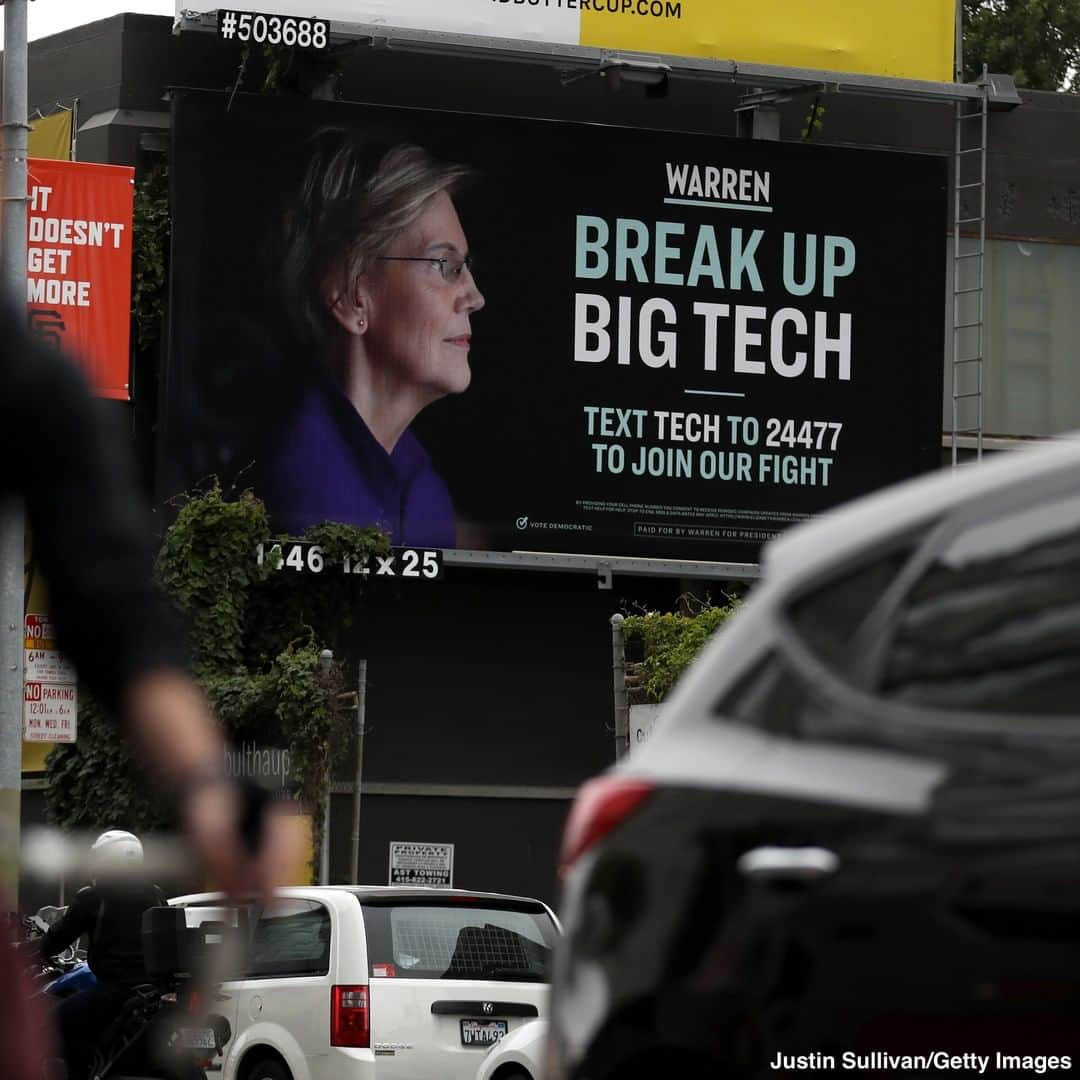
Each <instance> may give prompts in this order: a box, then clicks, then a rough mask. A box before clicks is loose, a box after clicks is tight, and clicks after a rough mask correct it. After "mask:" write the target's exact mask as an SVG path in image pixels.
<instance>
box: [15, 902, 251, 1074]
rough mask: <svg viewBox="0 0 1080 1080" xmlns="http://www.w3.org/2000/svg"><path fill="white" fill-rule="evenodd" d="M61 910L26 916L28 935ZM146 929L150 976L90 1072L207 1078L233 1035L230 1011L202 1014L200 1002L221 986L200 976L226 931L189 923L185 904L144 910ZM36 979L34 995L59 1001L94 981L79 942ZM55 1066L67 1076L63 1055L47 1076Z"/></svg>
mask: <svg viewBox="0 0 1080 1080" xmlns="http://www.w3.org/2000/svg"><path fill="white" fill-rule="evenodd" d="M62 910H63V909H51V911H47V910H46V909H42V911H39V912H38V913H37V914H36V915H33V916H30V917H29V918H28V919H26V920H24V924H25V925H26V928H27V938H28V940H33V939H34V938H35V937H37V936H40V934H43V933H44V932H45V931H47V930H48V928H49V925H50V923H51V922H52V921H55V918H58V917H59V915H60V914H62ZM53 913H55V914H53ZM50 916H52V917H50ZM142 934H143V955H144V957H145V959H146V968H147V974H148V981H147V982H146V983H144V984H141V985H139V986H135V987H133V988H132V991H131V994H130V996H129V997H128V998H127V1000H126V1001H125V1002H124V1004H123V1006H122V1007H121V1009H120V1012H119V1014H118V1015H117V1016H116V1018H115V1019H114V1020H113V1021H112V1023H111V1024H109V1025H108V1027H107V1028H106V1029H105V1030H104V1031H103V1032H102V1035H101V1038H100V1039H99V1040H98V1044H97V1047H96V1048H95V1052H94V1055H93V1058H92V1065H91V1068H90V1072H89V1074H88V1075H89V1078H90V1080H207V1076H206V1069H207V1068H208V1067H209V1066H211V1065H212V1064H213V1062H214V1059H215V1058H216V1057H218V1056H219V1055H220V1054H221V1053H222V1051H223V1048H224V1047H225V1044H226V1043H227V1042H228V1041H229V1039H230V1038H231V1035H232V1033H231V1030H230V1027H229V1023H228V1021H227V1020H226V1019H225V1018H224V1017H222V1016H216V1015H212V1014H211V1015H205V1014H204V1013H203V1011H202V1008H201V1004H202V1002H203V1001H204V1000H213V999H214V998H215V997H216V996H217V995H216V987H214V986H213V985H210V986H206V985H204V984H203V982H202V981H201V980H200V979H199V977H198V976H199V973H200V972H203V971H204V970H205V969H206V968H207V967H208V966H210V965H209V964H208V961H209V958H210V957H211V956H212V954H213V950H214V948H215V947H217V946H220V945H221V943H222V942H223V941H224V940H225V937H226V931H225V929H224V928H223V927H219V926H215V925H213V924H208V923H207V924H203V925H202V926H200V927H198V928H196V929H189V928H188V927H187V926H186V924H185V922H184V912H183V910H182V909H179V908H172V907H167V906H166V907H159V908H150V909H148V910H147V911H146V912H144V913H143V927H142ZM34 977H35V981H36V982H37V983H38V989H37V991H36V993H37V994H38V995H40V996H42V997H47V998H49V999H52V1000H56V1001H58V1000H62V999H64V998H66V997H70V996H71V995H72V994H75V993H78V992H79V991H80V990H82V989H85V988H86V987H87V986H89V985H92V984H93V983H94V982H96V979H95V978H94V974H93V972H91V971H90V969H89V967H87V965H86V961H85V956H84V955H81V954H80V953H79V951H77V950H75V949H74V948H69V949H66V950H64V952H63V953H61V954H60V955H59V956H57V957H54V958H52V959H51V960H49V961H46V962H43V963H42V964H41V965H40V970H39V971H37V972H35V973H34ZM50 1068H51V1072H52V1074H55V1075H56V1076H64V1075H65V1073H64V1071H63V1066H62V1063H61V1062H60V1061H59V1060H55V1059H54V1060H52V1061H50V1062H47V1063H46V1074H49V1072H50Z"/></svg>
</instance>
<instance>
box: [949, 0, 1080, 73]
mask: <svg viewBox="0 0 1080 1080" xmlns="http://www.w3.org/2000/svg"><path fill="white" fill-rule="evenodd" d="M984 64H985V65H986V67H987V68H988V69H989V70H990V71H992V72H998V73H1001V74H1005V75H1012V77H1013V78H1014V79H1015V80H1016V85H1017V86H1025V87H1028V88H1030V89H1032V90H1069V91H1072V92H1074V93H1075V92H1076V91H1077V90H1080V83H1078V80H1077V66H1078V64H1080V0H964V78H965V79H967V80H972V79H976V78H978V77H979V75H981V74H982V69H983V65H984Z"/></svg>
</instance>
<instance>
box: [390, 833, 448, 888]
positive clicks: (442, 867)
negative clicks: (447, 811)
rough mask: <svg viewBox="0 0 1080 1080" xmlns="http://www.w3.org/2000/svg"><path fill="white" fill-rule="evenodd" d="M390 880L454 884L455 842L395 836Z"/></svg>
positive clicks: (444, 885) (391, 846) (409, 882)
mask: <svg viewBox="0 0 1080 1080" xmlns="http://www.w3.org/2000/svg"><path fill="white" fill-rule="evenodd" d="M390 884H391V885H438V886H442V887H445V888H448V889H449V888H453V885H454V845H453V844H432V843H424V842H420V841H415V840H409V841H403V840H392V841H391V842H390Z"/></svg>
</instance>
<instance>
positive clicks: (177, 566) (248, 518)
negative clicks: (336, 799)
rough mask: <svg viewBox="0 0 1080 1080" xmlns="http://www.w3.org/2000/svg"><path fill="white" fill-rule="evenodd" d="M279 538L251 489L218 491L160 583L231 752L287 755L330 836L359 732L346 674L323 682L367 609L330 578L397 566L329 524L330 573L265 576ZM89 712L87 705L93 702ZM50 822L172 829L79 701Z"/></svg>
mask: <svg viewBox="0 0 1080 1080" xmlns="http://www.w3.org/2000/svg"><path fill="white" fill-rule="evenodd" d="M286 539H289V538H287V537H280V536H277V537H275V536H273V535H272V534H271V531H270V526H269V521H268V518H267V514H266V508H265V506H264V505H263V503H262V502H261V501H260V500H259V499H258V498H256V497H255V495H254V494H253V493H252V492H250V491H245V492H243V493H241V494H239V495H238V496H236V497H235V498H230V497H228V496H227V495H226V493H224V492H223V491H222V490H221V487H220V486H219V485H218V484H217V483H216V482H215V483H213V484H211V485H210V486H209V487H208V488H207V489H206V490H204V491H202V492H199V493H195V494H192V495H188V496H185V497H184V499H183V500H182V505H181V507H180V510H179V513H178V515H177V518H176V521H175V523H174V524H173V525H172V527H171V528H170V529H169V530H168V532H167V533H166V535H165V538H164V543H163V545H162V548H161V552H160V555H159V558H158V577H159V581H160V583H161V586H162V588H163V589H164V591H165V593H166V594H167V595H168V596H169V597H170V598H171V600H172V602H173V604H174V605H175V606H176V607H177V609H178V610H179V611H180V612H181V613H182V614H183V615H184V616H185V617H186V619H187V622H188V627H189V634H190V641H191V650H192V669H193V671H194V672H195V675H196V677H197V678H198V679H199V682H200V683H201V685H202V687H203V689H204V690H205V692H206V694H207V696H208V698H209V699H210V701H211V703H212V705H213V706H214V709H215V712H216V713H217V716H218V717H219V718H220V720H221V723H222V725H223V727H224V730H225V732H226V734H227V736H228V737H229V739H230V740H231V741H232V742H233V743H241V742H244V741H248V742H255V743H256V744H257V745H259V746H261V747H264V748H267V747H271V746H276V747H280V748H283V749H288V751H289V757H290V761H291V765H292V770H291V771H292V780H293V783H294V788H295V793H296V796H297V798H298V799H299V800H300V802H301V804H302V805H303V806H304V808H305V809H306V811H307V812H309V813H311V814H312V816H313V818H314V820H315V822H316V837H315V846H316V850H317V849H318V844H319V841H320V838H321V837H320V836H319V835H318V834H319V830H320V829H321V822H322V818H321V813H320V812H319V808H320V807H321V806H322V804H323V799H324V798H325V796H326V793H327V786H328V784H329V777H330V767H331V762H332V756H333V755H334V754H335V753H340V748H341V747H342V746H343V745H345V744H347V742H348V739H349V738H350V736H351V731H352V716H351V707H350V705H349V704H348V703H349V702H350V695H348V694H345V693H343V688H344V684H345V679H344V670H343V667H342V665H341V663H340V662H337V661H335V662H334V663H333V664H331V665H330V667H329V670H324V665H323V664H322V662H321V661H320V654H321V653H322V651H323V650H324V649H327V648H330V649H332V650H333V651H334V653H335V655H341V652H342V650H343V645H344V641H345V634H346V633H347V631H348V628H349V626H350V625H351V624H352V622H353V620H354V618H355V616H356V609H357V607H358V604H359V601H360V589H361V587H362V586H361V582H362V581H363V578H362V577H361V576H355V577H354V576H352V575H350V576H349V577H343V576H342V575H341V574H340V573H333V572H332V571H331V570H330V568H331V567H332V566H334V565H335V564H337V565H340V563H341V560H342V559H343V557H344V556H346V555H348V556H350V557H352V558H354V559H366V558H368V557H370V556H371V555H373V554H385V552H386V551H387V550H388V548H389V538H388V537H387V536H386V535H385V534H384V533H381V532H379V531H378V530H377V529H362V528H358V527H356V526H352V525H341V524H334V523H330V522H327V523H324V524H322V525H318V526H315V527H313V528H311V529H308V530H307V531H306V532H305V533H304V535H303V539H305V540H309V541H312V542H314V543H317V544H319V545H320V546H321V547H322V549H323V552H324V555H325V560H326V567H327V570H325V571H324V572H323V573H322V574H320V575H307V574H297V573H293V572H291V571H283V570H281V569H280V568H279V567H275V566H274V565H273V564H272V562H271V561H270V560H265V561H264V562H263V563H262V565H260V564H259V563H258V562H257V560H256V555H255V553H256V549H257V546H258V545H259V544H260V543H264V544H266V543H267V542H268V541H269V542H272V541H275V540H286ZM84 700H85V704H84V703H83V702H84ZM46 770H47V774H48V778H49V788H48V807H49V814H50V817H51V818H52V819H53V820H54V821H56V822H57V823H59V824H60V825H63V826H67V827H79V828H94V827H106V826H110V825H120V826H124V827H127V828H133V829H150V828H160V827H162V826H164V825H167V824H169V819H168V814H167V811H166V810H165V809H163V808H162V806H161V805H160V802H159V800H156V799H155V798H153V797H152V795H151V794H150V793H148V792H147V791H146V789H145V787H144V786H143V784H142V783H141V779H140V776H139V771H138V768H137V766H135V765H133V763H132V761H131V758H130V756H129V754H128V752H127V749H126V747H125V746H124V745H123V743H122V741H120V740H118V739H117V735H116V727H115V724H114V723H113V722H112V721H111V719H110V718H109V717H107V716H106V715H105V713H104V711H103V710H102V709H101V707H100V706H99V705H98V703H96V702H94V701H92V700H90V699H89V696H88V695H81V698H80V709H79V740H78V742H77V743H75V744H73V745H68V746H62V747H58V748H56V749H55V750H54V751H53V753H52V754H50V755H49V758H48V761H47V763H46Z"/></svg>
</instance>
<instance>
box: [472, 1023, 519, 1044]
mask: <svg viewBox="0 0 1080 1080" xmlns="http://www.w3.org/2000/svg"><path fill="white" fill-rule="evenodd" d="M509 1027H510V1025H509V1024H508V1023H507V1022H506V1021H505V1020H462V1021H461V1045H462V1046H491V1045H492V1044H493V1043H497V1042H498V1041H499V1040H500V1039H501V1038H502V1037H503V1036H504V1035H505V1034H506V1033H507V1031H508V1030H509Z"/></svg>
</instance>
